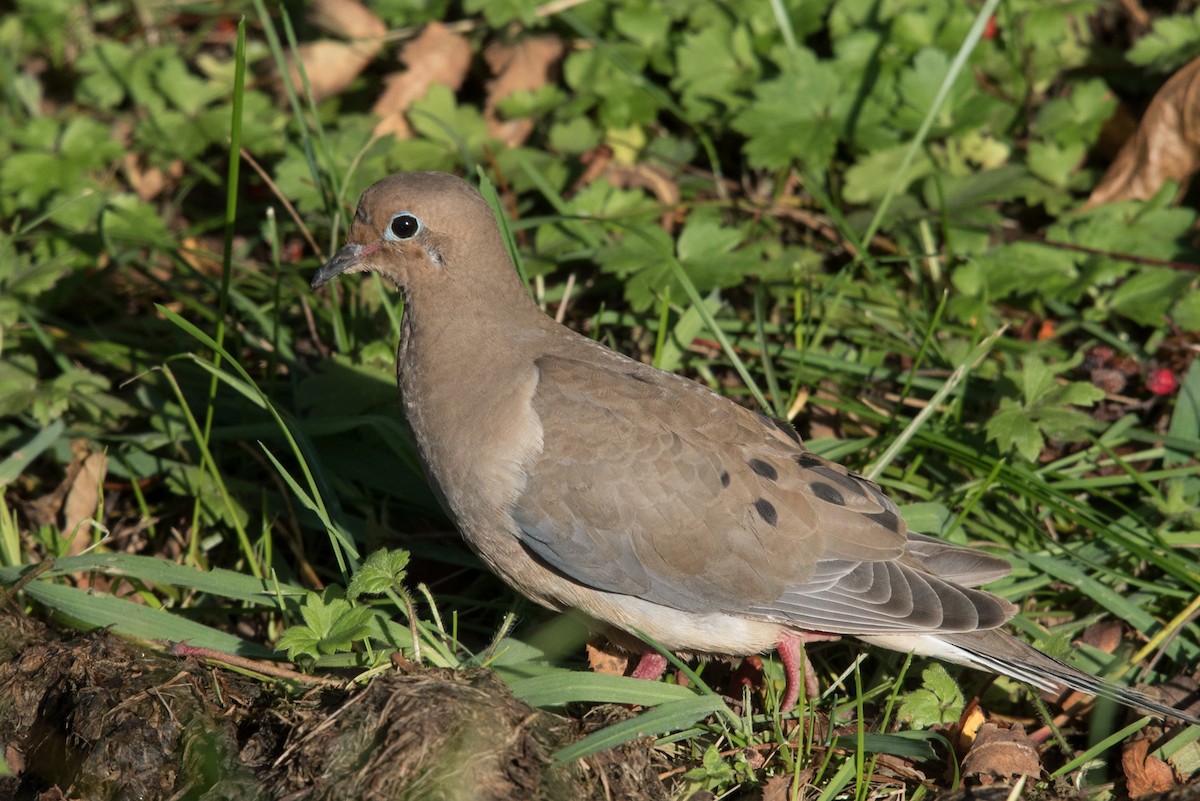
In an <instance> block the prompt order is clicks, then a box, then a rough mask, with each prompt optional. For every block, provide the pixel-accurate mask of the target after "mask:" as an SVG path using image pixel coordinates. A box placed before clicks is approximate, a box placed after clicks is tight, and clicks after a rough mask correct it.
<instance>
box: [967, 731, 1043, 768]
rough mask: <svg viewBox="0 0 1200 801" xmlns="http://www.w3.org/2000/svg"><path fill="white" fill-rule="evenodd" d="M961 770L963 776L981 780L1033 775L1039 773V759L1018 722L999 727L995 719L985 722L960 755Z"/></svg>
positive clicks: (1040, 761) (1040, 762)
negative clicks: (968, 748) (994, 721)
mask: <svg viewBox="0 0 1200 801" xmlns="http://www.w3.org/2000/svg"><path fill="white" fill-rule="evenodd" d="M962 772H963V776H978V777H979V778H980V780H981V781H983V782H985V783H988V782H990V781H991V780H992V779H1007V778H1010V777H1012V776H1022V775H1023V776H1030V777H1033V778H1037V777H1038V776H1040V775H1041V773H1042V760H1041V759H1040V758H1039V757H1038V752H1037V748H1035V747H1034V745H1033V743H1032V742H1031V741H1030V740H1029V737H1028V735H1026V734H1025V729H1023V728H1022V727H1021V726H1019V725H1018V726H1013V727H1012V728H1011V729H1002V728H1000V727H999V726H997V725H996V724H995V723H985V724H984V725H983V726H982V727H981V728H980V729H979V734H977V735H976V737H975V744H974V745H972V746H971V750H970V751H969V752H967V755H966V757H964V758H963V762H962Z"/></svg>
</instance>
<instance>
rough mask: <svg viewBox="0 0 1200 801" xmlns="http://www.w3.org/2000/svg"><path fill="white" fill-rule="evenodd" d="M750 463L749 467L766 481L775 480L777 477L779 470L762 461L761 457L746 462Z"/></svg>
mask: <svg viewBox="0 0 1200 801" xmlns="http://www.w3.org/2000/svg"><path fill="white" fill-rule="evenodd" d="M746 464H748V465H750V469H751V470H753V471H754V472H755V473H758V474H759V475H760V476H762V477H763V478H765V479H767V480H768V481H777V480H778V479H779V471H778V470H776V469H775V467H774V466H773V465H770V464H768V463H766V462H764V461H763V460H762V459H751V460H750V461H748V462H746Z"/></svg>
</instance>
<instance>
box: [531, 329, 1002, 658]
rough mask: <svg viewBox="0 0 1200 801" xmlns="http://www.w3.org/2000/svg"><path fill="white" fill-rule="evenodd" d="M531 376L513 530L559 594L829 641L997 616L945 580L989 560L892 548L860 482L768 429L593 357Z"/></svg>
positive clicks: (883, 505) (895, 514)
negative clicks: (539, 440) (622, 597)
mask: <svg viewBox="0 0 1200 801" xmlns="http://www.w3.org/2000/svg"><path fill="white" fill-rule="evenodd" d="M601 354H603V358H600V355H601ZM537 367H538V370H539V383H538V387H537V391H536V393H535V395H534V399H533V404H534V411H535V412H536V414H537V415H538V416H539V419H540V421H541V424H542V436H543V448H542V452H541V453H540V455H539V456H538V457H537V458H536V460H535V461H534V462H533V463H532V464H530V465H529V467H528V470H527V480H526V484H525V487H524V491H523V492H522V494H521V495H520V497H519V498H518V499H517V502H516V504H515V506H514V508H513V518H514V520H515V522H516V525H517V528H518V530H519V534H520V536H521V538H522V542H523V544H524V545H525V547H526V548H527V549H528V550H529V551H530V552H531V553H533V554H534V555H535V556H536V557H538V558H540V559H541V560H542V561H543V562H544V563H546V564H548V565H550V566H551V567H553V568H554V569H555V570H557V571H559V572H561V573H563V574H564V575H566V576H568V577H570V578H571V579H573V580H575V581H578V582H580V583H582V584H585V585H587V586H590V587H593V588H596V589H600V590H605V591H608V592H613V593H620V594H626V595H631V596H635V597H638V598H642V599H645V600H647V601H650V602H653V603H657V604H661V605H664V606H669V607H673V608H677V609H684V610H688V611H693V612H700V613H705V612H724V613H731V614H738V615H743V616H746V617H754V618H759V619H766V620H776V621H779V622H786V623H789V624H791V625H795V626H797V627H798V628H805V629H811V630H816V631H826V632H834V633H847V634H851V633H855V632H868V631H870V632H895V631H968V630H971V629H973V628H978V627H985V628H988V627H992V626H997V625H1000V623H1002V622H1003V621H1004V620H1005V619H1007V618H1008V617H1009V616H1010V615H1011V613H1012V609H1011V606H1010V605H1009V604H1007V602H1005V601H1002V600H1001V599H999V598H996V597H995V596H992V595H990V594H988V593H985V592H982V591H978V590H972V589H969V588H966V587H962V586H957V585H956V584H955V583H953V582H954V581H962V583H965V584H971V583H978V581H984V580H988V578H989V577H996V576H999V575H1001V574H1002V571H1003V570H1004V569H1005V568H1007V563H1004V562H1003V560H999V559H996V558H995V557H990V556H986V555H984V556H982V557H980V555H979V554H978V552H974V551H970V550H968V549H964V548H957V547H956V546H950V545H946V544H944V543H940V542H939V541H937V540H933V539H931V538H927V537H921V536H919V535H910V534H909V533H908V531H907V529H906V527H905V525H904V521H903V519H902V518H901V517H900V514H899V510H898V509H897V508H896V506H895V504H893V503H892V502H891V501H890V500H889V499H888V498H886V497H885V496H884V495H883V493H882V492H881V491H880V490H879V488H878V487H877V486H876V485H875V484H873V483H871V482H869V481H867V480H866V479H864V478H862V477H860V476H856V475H855V474H853V473H850V472H848V471H846V470H845V469H844V468H842V467H840V466H839V465H836V464H834V463H832V462H828V461H826V460H824V459H821V458H820V457H817V456H815V455H814V454H812V453H811V452H810V451H808V450H807V449H806V448H804V447H803V445H802V444H800V441H799V438H798V437H796V436H795V434H794V432H791V431H790V429H789V428H787V427H786V425H784V426H781V425H779V424H778V423H776V422H774V421H772V420H769V419H767V418H764V417H762V416H761V415H757V414H755V413H753V412H751V411H749V410H747V409H744V408H742V407H740V406H737V405H736V404H733V403H732V402H730V401H727V400H725V399H722V398H720V397H718V396H716V395H714V394H713V393H711V392H709V391H708V390H707V389H705V388H703V387H700V386H699V385H697V384H694V383H693V382H690V381H687V380H685V379H681V378H678V377H676V376H671V375H669V374H665V373H661V372H660V371H657V370H654V369H652V368H649V367H647V366H645V365H642V364H640V363H638V362H634V361H632V360H629V359H625V358H624V357H621V356H618V355H616V354H611V353H609V352H606V351H598V350H597V351H592V352H589V353H588V354H586V356H585V357H582V358H571V357H564V356H555V355H548V356H543V357H541V358H539V359H538V360H537ZM939 572H944V573H945V574H946V576H947V579H949V580H944V579H942V578H940V577H939V576H938V575H937V573H939ZM1005 572H1006V571H1005ZM977 580H978V581H977Z"/></svg>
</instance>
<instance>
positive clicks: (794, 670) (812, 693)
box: [638, 631, 840, 712]
mask: <svg viewBox="0 0 1200 801" xmlns="http://www.w3.org/2000/svg"><path fill="white" fill-rule="evenodd" d="M837 639H840V636H839V635H837V634H821V633H818V632H815V631H784V632H781V633H780V634H779V642H778V643H776V645H775V648H776V650H777V651H778V652H779V659H780V661H782V662H783V675H784V676H785V677H786V679H787V685H786V687H785V688H784V691H783V703H781V704H780V705H779V709H780V711H781V712H789V711H791V709H792V707H794V706H795V705H796V701H797V700H798V699H799V698H800V672H801V670H803V671H804V691H805V693H806V694H807V696H808V697H809V698H815V697H816V696H817V692H818V691H819V690H820V687H818V685H817V674H816V672H815V671H814V670H813V668H812V663H811V662H809V661H808V660H807V659H805V658H804V646H805V644H806V643H810V642H830V641H832V640H837ZM643 658H644V657H643ZM638 667H641V665H638Z"/></svg>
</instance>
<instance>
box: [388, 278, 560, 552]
mask: <svg viewBox="0 0 1200 801" xmlns="http://www.w3.org/2000/svg"><path fill="white" fill-rule="evenodd" d="M505 261H507V259H505ZM502 266H503V265H502ZM505 269H508V270H510V271H511V270H512V268H511V267H510V266H509V267H505ZM504 277H506V278H507V277H510V278H511V281H501V280H498V281H496V282H494V284H495V285H493V286H484V287H475V288H472V291H469V292H467V291H463V292H455V291H454V288H453V287H449V286H445V285H444V286H442V287H434V288H430V291H436V290H438V289H440V290H442V291H441V292H438V293H437V294H436V296H432V297H423V296H422V287H419V286H418V287H414V288H409V290H408V291H407V292H406V300H407V303H406V305H405V310H404V324H403V331H402V335H401V339H400V351H399V354H398V359H397V369H398V372H399V376H398V377H399V384H400V390H401V396H402V399H403V403H404V414H405V417H406V418H407V419H408V423H409V427H410V428H411V429H412V432H413V435H414V438H415V439H416V443H417V448H418V451H419V452H420V455H421V460H422V462H423V463H424V466H425V470H426V473H427V474H428V476H429V478H430V481H431V484H432V485H433V486H434V488H435V490H436V491H437V492H438V493H439V495H440V496H441V500H442V503H443V505H444V506H445V507H446V509H447V511H448V512H449V513H450V515H451V517H453V518H454V519H455V520H456V522H457V523H458V524H459V527H460V529H462V530H463V533H464V535H466V536H467V538H468V540H473V539H474V536H482V534H479V533H478V532H479V531H480V530H481V528H482V527H483V525H484V524H483V522H482V521H483V520H484V517H480V519H479V520H476V521H474V522H473V521H472V519H471V518H472V517H474V516H479V514H480V510H481V509H483V508H486V507H491V508H493V509H504V508H507V507H508V506H510V505H511V504H512V503H513V502H514V501H515V498H516V496H517V494H518V493H519V491H520V489H521V487H522V486H523V483H524V478H523V475H524V474H523V470H524V466H525V465H526V464H527V462H528V461H529V460H530V458H532V456H533V455H535V454H536V453H537V452H539V451H540V450H541V441H542V440H541V423H540V422H539V421H538V419H537V415H536V414H535V413H534V410H533V406H532V399H533V394H534V390H535V389H536V386H537V380H538V372H537V367H536V365H535V364H534V360H535V359H536V358H537V357H538V355H539V354H540V353H541V352H543V348H544V343H545V342H546V341H547V336H546V335H547V334H548V333H550V331H551V329H552V328H553V327H554V326H555V323H554V322H553V321H552V320H550V319H549V318H548V317H546V315H545V314H543V313H542V312H541V310H540V309H538V308H537V306H535V305H534V304H533V302H532V301H531V300H530V299H529V297H528V295H526V294H525V292H524V287H522V286H521V283H520V281H519V280H517V278H516V275H515V273H513V274H512V275H511V276H504ZM479 289H483V290H485V291H478V290H479ZM414 290H415V291H414ZM455 295H458V297H455Z"/></svg>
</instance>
